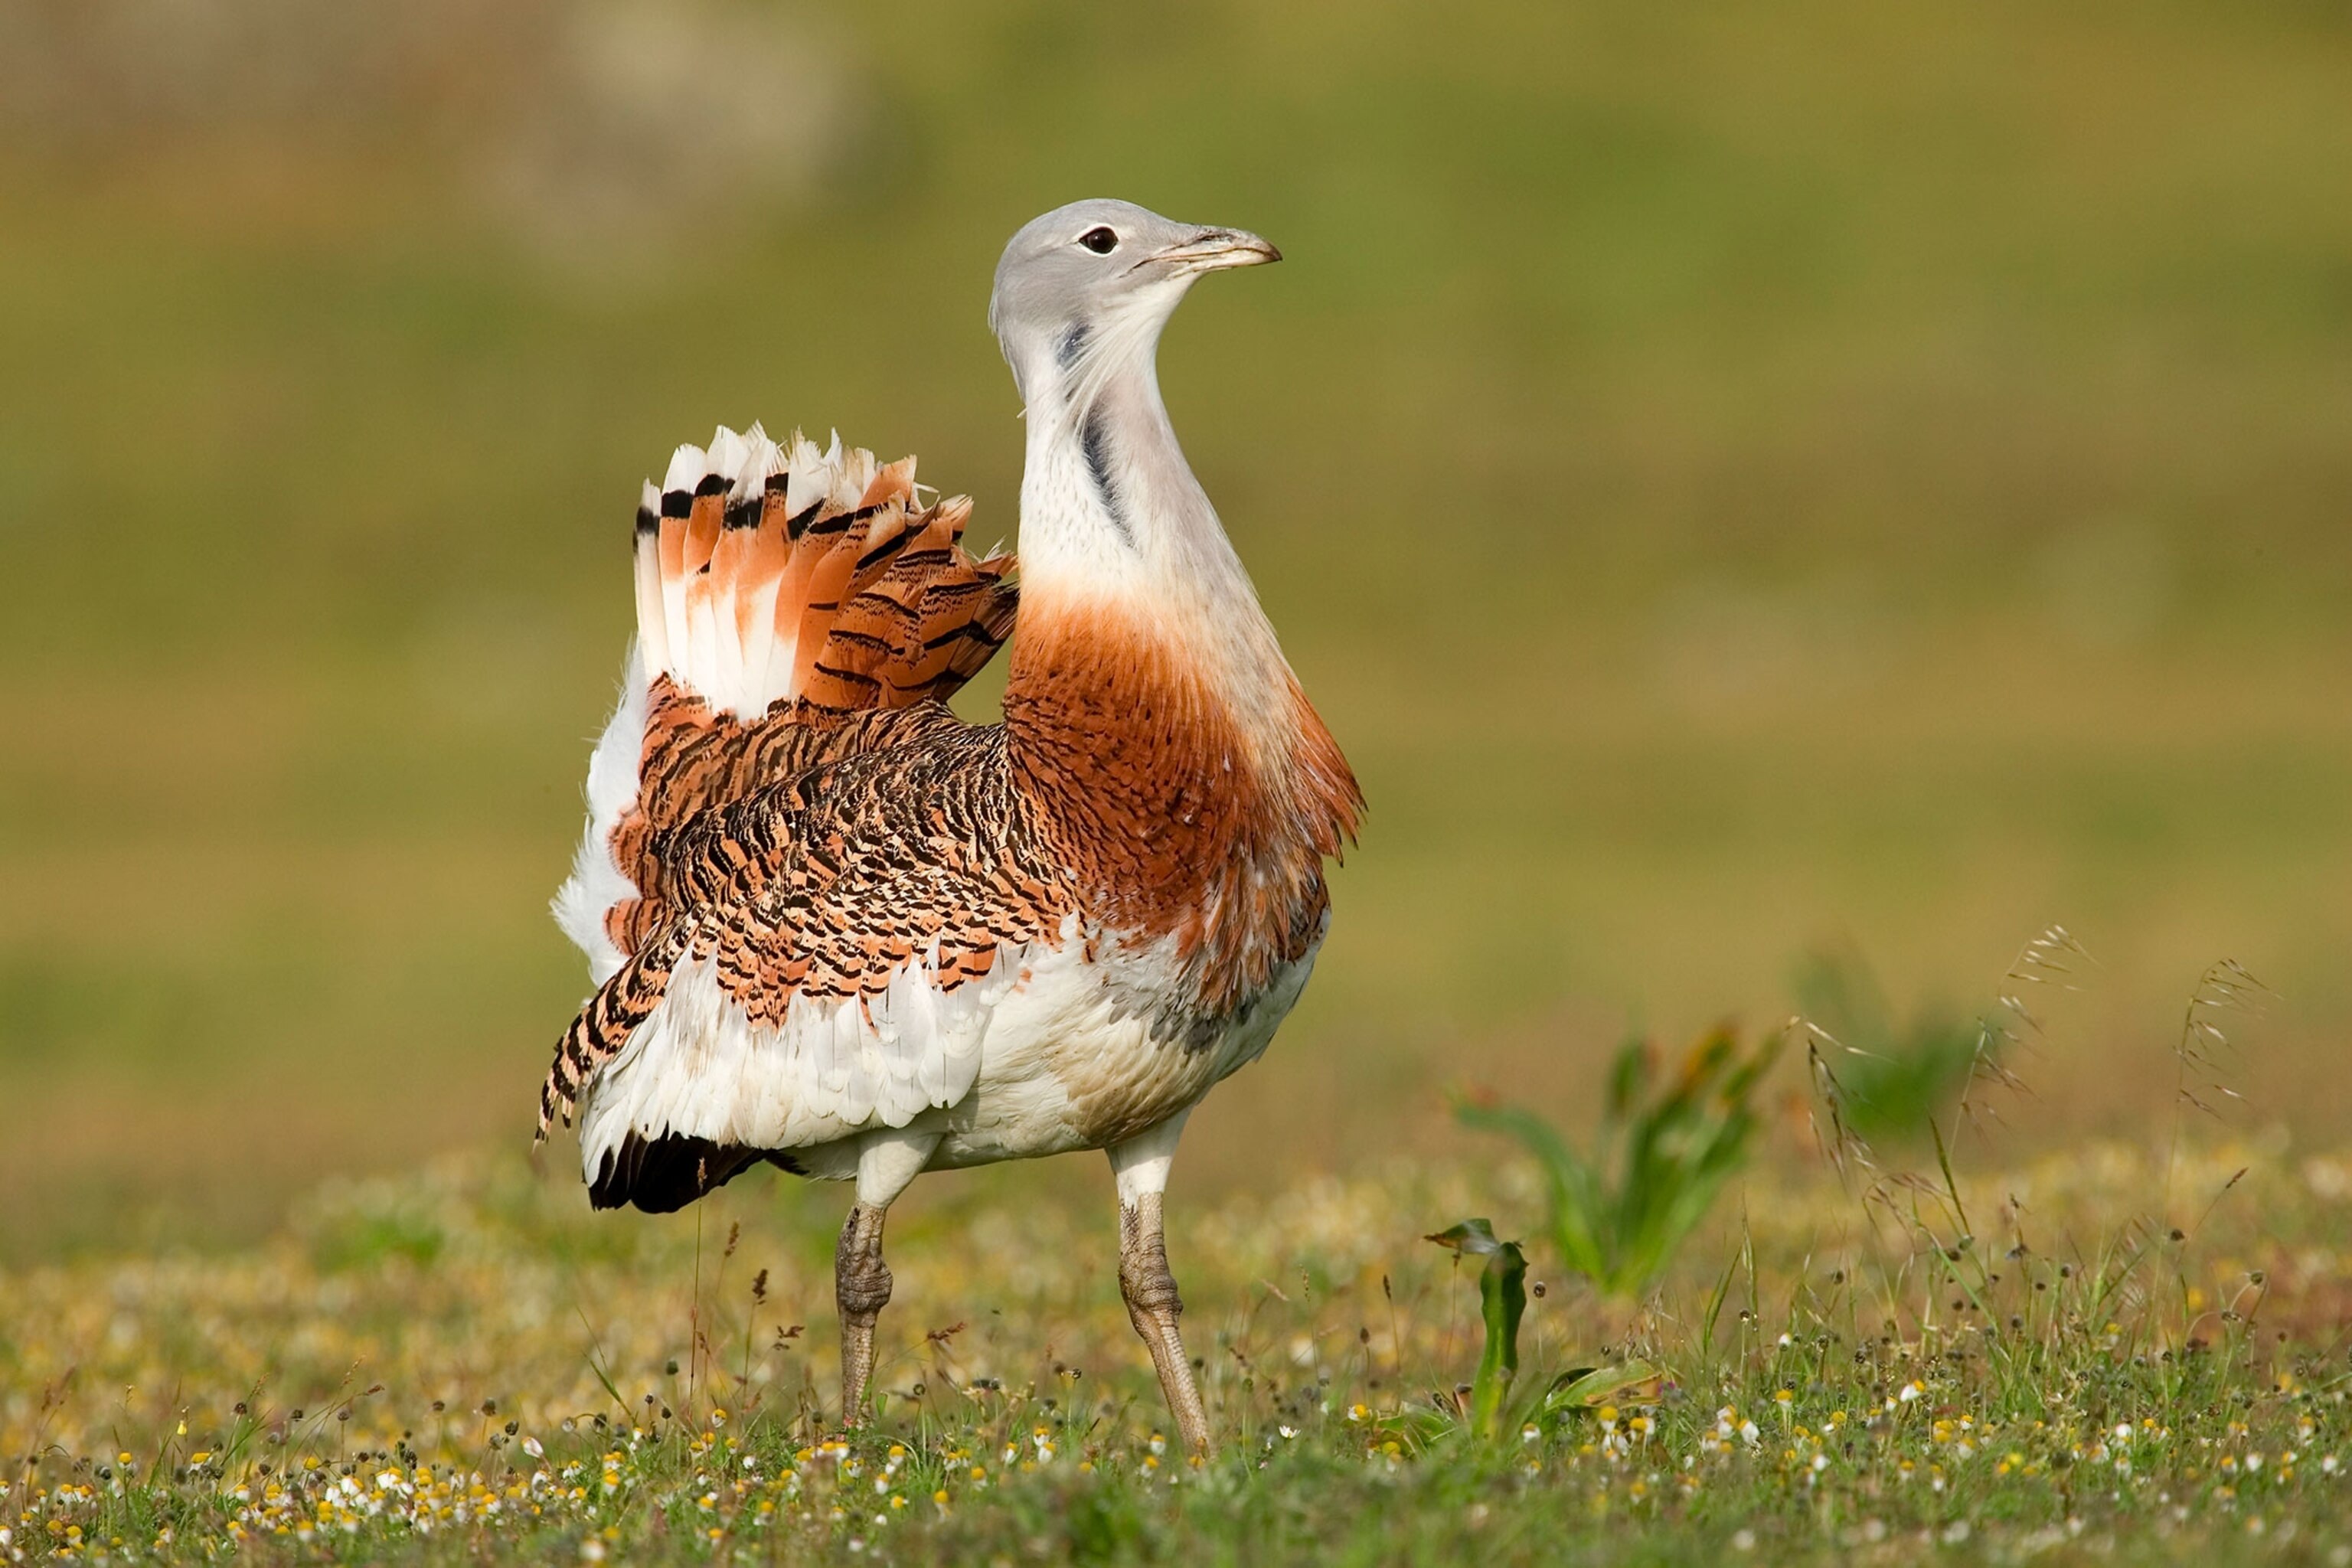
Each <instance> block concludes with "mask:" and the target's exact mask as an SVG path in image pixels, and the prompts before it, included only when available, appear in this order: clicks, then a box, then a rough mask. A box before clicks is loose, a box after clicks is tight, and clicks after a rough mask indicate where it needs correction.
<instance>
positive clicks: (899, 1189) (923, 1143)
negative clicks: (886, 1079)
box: [833, 1130, 940, 1427]
mask: <svg viewBox="0 0 2352 1568" xmlns="http://www.w3.org/2000/svg"><path fill="white" fill-rule="evenodd" d="M939 1142H940V1135H939V1134H938V1133H936V1132H909V1131H898V1130H887V1131H880V1132H869V1133H867V1134H866V1137H865V1138H864V1139H863V1140H862V1141H860V1142H859V1143H858V1146H857V1201H856V1203H855V1204H852V1205H850V1208H849V1218H848V1219H847V1220H846V1221H845V1222H844V1223H843V1225H842V1227H841V1241H840V1244H839V1245H838V1246H837V1247H835V1249H834V1254H833V1300H834V1305H835V1307H836V1308H837V1309H839V1310H840V1313H841V1424H842V1425H843V1426H850V1427H855V1426H863V1425H865V1422H866V1384H867V1383H868V1382H869V1381H870V1380H871V1379H872V1377H873V1375H874V1321H875V1320H876V1319H877V1318H879V1317H880V1316H881V1315H882V1309H883V1307H884V1306H886V1305H887V1304H888V1302H889V1300H890V1268H889V1266H888V1265H887V1264H886V1263H884V1262H883V1261H882V1221H883V1218H884V1216H885V1215H887V1214H888V1213H889V1212H890V1205H891V1203H892V1202H893V1201H894V1200H896V1199H897V1197H898V1194H900V1193H903V1192H905V1191H906V1190H907V1184H908V1183H909V1182H911V1181H913V1180H914V1179H915V1177H916V1175H917V1174H918V1173H920V1172H921V1170H922V1168H923V1166H924V1165H925V1164H927V1163H929V1161H930V1157H931V1151H932V1150H933V1149H935V1148H937V1147H938V1146H939Z"/></svg>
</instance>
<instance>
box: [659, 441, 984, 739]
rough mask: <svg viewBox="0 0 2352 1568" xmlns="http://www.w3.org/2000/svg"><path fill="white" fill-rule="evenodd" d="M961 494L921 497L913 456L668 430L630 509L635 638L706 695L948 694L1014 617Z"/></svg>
mask: <svg viewBox="0 0 2352 1568" xmlns="http://www.w3.org/2000/svg"><path fill="white" fill-rule="evenodd" d="M970 517H971V501H970V500H967V499H965V498H964V497H961V496H958V497H954V498H951V499H950V500H943V501H940V502H939V503H938V504H936V505H933V506H931V507H929V508H920V507H919V506H918V504H917V500H916V496H915V460H914V459H913V458H902V459H900V460H899V461H898V462H895V463H890V464H887V465H879V464H877V463H876V462H875V460H874V455H873V454H872V453H870V452H867V451H864V450H862V449H856V448H853V449H851V450H849V451H847V452H844V451H843V450H842V447H841V441H840V437H835V438H834V443H833V446H832V447H831V448H830V449H829V450H825V451H819V450H818V449H817V447H816V445H815V443H814V442H812V441H810V440H808V439H807V438H806V437H803V436H800V435H797V434H795V435H794V436H793V438H792V441H791V443H790V445H789V447H780V446H779V445H778V444H777V443H775V442H773V441H772V440H770V439H768V437H767V436H766V435H765V434H763V433H762V432H761V429H760V427H759V426H756V425H755V426H752V427H751V433H750V434H749V435H747V436H738V435H737V434H735V432H733V431H732V430H729V429H726V428H724V427H721V428H720V430H719V433H718V435H717V436H716V437H714V438H713V439H712V441H711V443H710V446H709V448H708V449H707V450H706V449H704V448H701V447H679V448H678V449H677V455H676V456H675V457H673V458H671V459H670V466H669V473H668V475H667V479H665V480H664V482H663V487H662V489H660V490H658V491H656V490H655V489H654V488H653V487H652V486H651V485H647V486H646V497H645V502H644V505H643V506H642V507H640V509H639V510H638V512H637V544H636V577H637V639H638V651H639V656H640V658H642V659H643V661H644V668H645V675H646V679H648V680H651V679H658V678H659V677H662V676H665V675H666V676H667V677H669V678H670V679H671V681H672V682H673V683H674V684H675V685H676V686H677V688H678V689H680V690H681V691H682V692H685V693H687V694H688V695H691V696H694V697H698V698H699V699H701V700H703V701H704V702H705V703H707V704H708V705H709V707H710V708H711V709H712V710H715V711H717V712H720V713H727V714H731V715H733V716H734V717H735V718H736V719H738V720H741V721H757V720H760V719H762V718H765V717H766V716H768V714H769V713H770V711H771V710H772V709H773V708H774V707H775V706H776V705H777V704H778V703H781V702H803V703H806V704H808V705H809V706H810V707H812V708H815V709H819V710H829V711H832V712H852V711H856V710H863V709H874V708H904V707H908V706H910V705H912V704H914V703H917V702H920V701H923V700H927V699H931V698H945V697H947V696H948V695H949V694H950V693H951V692H953V691H954V690H955V689H956V688H958V687H960V686H961V685H962V684H963V683H964V682H965V681H966V680H968V679H971V676H972V675H973V674H974V673H975V672H977V671H978V670H979V669H980V668H981V667H982V665H984V664H986V663H987V662H988V659H989V657H990V656H991V655H992V654H993V653H994V652H995V651H996V649H997V647H998V646H999V645H1000V644H1002V643H1003V640H1004V638H1005V637H1006V636H1007V635H1008V634H1009V633H1010V632H1011V631H1012V627H1013V608H1014V593H1013V586H1012V584H1009V583H1007V582H1006V581H1005V576H1006V574H1008V573H1009V572H1010V571H1011V570H1012V567H1013V558H1012V557H1011V556H1010V555H1005V554H1002V553H998V554H993V555H991V556H988V557H987V558H986V559H983V560H974V559H973V558H972V556H971V554H969V553H968V552H966V551H965V550H964V549H963V547H962V544H961V540H962V538H963V529H964V523H965V521H967V520H968V519H969V518H970Z"/></svg>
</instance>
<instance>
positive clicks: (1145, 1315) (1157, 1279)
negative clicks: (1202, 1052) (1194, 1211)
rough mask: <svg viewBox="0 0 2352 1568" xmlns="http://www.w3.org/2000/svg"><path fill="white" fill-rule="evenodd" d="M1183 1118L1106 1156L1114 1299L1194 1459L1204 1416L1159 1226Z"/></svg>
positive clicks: (1201, 1444)
mask: <svg viewBox="0 0 2352 1568" xmlns="http://www.w3.org/2000/svg"><path fill="white" fill-rule="evenodd" d="M1185 1114H1186V1113H1184V1112H1179V1113H1178V1114H1176V1115H1175V1116H1172V1117H1170V1118H1169V1119H1168V1120H1167V1121H1163V1122H1161V1123H1160V1125H1159V1126H1157V1127H1155V1128H1153V1129H1152V1130H1151V1131H1149V1132H1146V1133H1144V1134H1143V1135H1142V1136H1140V1137H1139V1138H1134V1139H1130V1140H1129V1142H1125V1143H1121V1144H1119V1145H1118V1147H1117V1148H1115V1149H1113V1150H1111V1151H1110V1165H1111V1169H1112V1171H1113V1172H1115V1173H1117V1174H1118V1289H1119V1294H1120V1295H1122V1296H1124V1297H1126V1298H1127V1316H1128V1321H1129V1322H1132V1323H1133V1324H1134V1325H1135V1331H1136V1332H1137V1333H1138V1334H1140V1335H1141V1336H1142V1337H1143V1343H1144V1347H1145V1348H1146V1349H1148V1350H1149V1351H1150V1352H1151V1366H1152V1370H1153V1371H1155V1372H1157V1373H1159V1374H1160V1393H1161V1394H1165V1395H1166V1396H1167V1399H1168V1408H1169V1411H1170V1413H1171V1414H1172V1415H1174V1416H1175V1417H1176V1430H1177V1433H1178V1435H1179V1436H1181V1437H1182V1439H1183V1442H1184V1447H1186V1448H1188V1449H1190V1450H1192V1452H1194V1453H1199V1452H1202V1451H1203V1450H1205V1449H1206V1448H1207V1447H1208V1446H1209V1413H1208V1411H1207V1409H1206V1408H1204V1407H1203V1406H1202V1404H1201V1388H1200V1384H1198V1383H1196V1382H1194V1381H1193V1377H1192V1361H1191V1360H1190V1359H1189V1358H1187V1357H1186V1355H1185V1354H1184V1339H1183V1336H1182V1335H1181V1334H1180V1333H1178V1332H1177V1331H1176V1320H1177V1318H1178V1317H1179V1316H1181V1314H1182V1312H1183V1310H1184V1302H1183V1300H1182V1298H1181V1297H1179V1296H1178V1295H1177V1293H1176V1277H1175V1276H1174V1275H1172V1274H1171V1273H1169V1271H1168V1247H1167V1245H1166V1243H1165V1242H1164V1240H1163V1239H1162V1237H1161V1226H1160V1218H1161V1216H1160V1198H1161V1194H1164V1193H1165V1192H1166V1191H1167V1190H1168V1170H1169V1166H1170V1165H1171V1164H1172V1163H1174V1160H1175V1156H1176V1140H1177V1139H1178V1138H1179V1137H1181V1135H1182V1134H1183V1131H1184V1116H1185Z"/></svg>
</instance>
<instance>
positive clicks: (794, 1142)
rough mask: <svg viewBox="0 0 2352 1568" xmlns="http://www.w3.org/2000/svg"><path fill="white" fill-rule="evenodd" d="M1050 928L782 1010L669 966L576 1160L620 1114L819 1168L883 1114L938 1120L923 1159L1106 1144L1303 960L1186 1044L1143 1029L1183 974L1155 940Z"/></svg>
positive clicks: (1197, 1090)
mask: <svg viewBox="0 0 2352 1568" xmlns="http://www.w3.org/2000/svg"><path fill="white" fill-rule="evenodd" d="M1063 937H1064V940H1063V941H1062V942H1060V943H1059V944H1058V945H1048V944H1045V943H1043V942H1040V943H1034V944H1032V945H1030V946H1028V947H1026V948H1020V949H1008V950H1005V951H1003V952H1001V953H1000V955H999V957H998V961H997V963H996V966H995V968H994V969H993V970H992V971H991V972H990V973H989V974H988V975H987V976H986V977H985V978H983V979H982V980H979V981H975V982H967V983H966V984H963V985H961V986H959V987H958V988H957V989H956V990H954V991H952V992H942V991H940V989H939V988H938V987H937V986H936V985H935V984H933V983H932V981H931V978H930V974H929V971H928V970H927V969H926V968H924V967H922V966H919V965H910V966H909V968H908V970H907V971H905V972H902V973H901V974H900V975H898V976H897V977H896V978H895V979H894V983H893V984H892V985H891V987H890V989H889V991H888V992H887V994H886V995H884V996H882V997H879V998H876V999H874V1000H871V1001H869V1002H866V1003H864V1004H860V1003H859V1002H856V1001H854V1000H853V1001H848V1002H820V1001H818V1000H815V999H813V998H803V999H801V1000H798V1001H795V1002H794V1003H793V1005H792V1007H791V1009H790V1010H789V1011H788V1012H787V1014H786V1016H785V1018H784V1021H783V1022H782V1025H780V1026H765V1025H758V1024H754V1023H753V1022H752V1021H751V1019H750V1018H749V1017H748V1016H746V1015H745V1014H744V1012H743V1010H742V1009H741V1008H740V1006H738V1005H736V1004H735V1002H734V1001H733V1000H732V999H731V998H730V997H729V996H728V995H727V994H726V993H725V991H724V990H723V989H722V988H721V987H720V985H719V980H718V976H717V973H716V972H715V970H714V969H713V968H712V966H711V965H710V964H709V963H708V962H702V963H688V964H686V965H682V966H680V967H679V968H678V969H677V971H676V972H675V973H673V974H672V976H671V978H670V982H669V984H668V986H667V989H666V991H665V993H664V995H663V999H662V1001H661V1003H660V1005H658V1006H657V1007H656V1009H655V1010H654V1012H653V1013H652V1015H651V1016H648V1017H647V1018H646V1021H645V1022H644V1023H643V1024H641V1025H640V1026H638V1027H637V1029H636V1031H635V1034H633V1035H632V1036H631V1037H630V1040H629V1043H628V1045H627V1047H625V1049H624V1050H623V1051H622V1052H621V1054H620V1055H619V1056H618V1057H616V1058H614V1060H613V1061H612V1062H610V1063H609V1064H607V1065H606V1066H605V1068H604V1069H603V1070H602V1071H601V1072H599V1073H598V1074H597V1076H596V1078H595V1079H594V1081H593V1083H592V1084H591V1085H590V1087H589V1089H588V1092H587V1094H586V1096H585V1098H584V1099H583V1103H582V1106H581V1121H580V1133H581V1136H580V1153H581V1164H582V1169H583V1172H584V1173H586V1174H587V1176H588V1177H589V1179H591V1180H592V1181H593V1179H594V1178H595V1175H596V1173H597V1171H598V1170H599V1168H600V1166H601V1165H602V1163H603V1162H604V1158H605V1156H606V1155H607V1153H609V1152H613V1151H615V1150H617V1149H618V1148H619V1147H620V1145H621V1142H622V1141H623V1139H624V1138H625V1136H627V1135H628V1134H629V1133H631V1132H635V1134H636V1135H637V1136H639V1137H640V1138H643V1139H647V1140H651V1139H655V1138H658V1137H660V1136H661V1135H662V1134H664V1133H684V1134H689V1135H692V1136H696V1137H701V1138H708V1139H710V1140H712V1141H714V1142H719V1143H729V1144H739V1145H741V1146H744V1147H747V1148H753V1149H774V1150H790V1151H792V1152H793V1163H794V1164H796V1165H797V1166H798V1167H799V1168H800V1169H802V1170H803V1171H804V1172H805V1173H807V1174H809V1175H811V1176H814V1177H820V1178H833V1179H844V1178H847V1177H849V1176H851V1175H853V1174H854V1173H856V1161H857V1156H856V1138H857V1136H858V1135H859V1134H861V1133H865V1132H869V1131H874V1130H876V1129H877V1128H885V1127H892V1128H912V1129H913V1130H915V1131H935V1132H939V1133H940V1134H941V1135H942V1136H941V1138H940V1143H939V1145H938V1148H937V1150H936V1151H935V1152H934V1153H933V1154H932V1156H931V1159H930V1163H929V1168H930V1169H934V1170H940V1169H952V1168H955V1167H960V1166H965V1165H978V1164H988V1163H993V1162H995V1161H999V1160H1016V1159H1026V1158H1030V1157H1033V1156H1036V1155H1044V1154H1058V1153H1065V1152H1070V1151H1073V1150H1078V1149H1094V1148H1103V1147H1106V1146H1108V1145H1109V1144H1111V1143H1114V1142H1120V1141H1122V1140H1124V1139H1127V1138H1131V1137H1133V1136H1135V1135H1136V1134H1137V1133H1139V1132H1141V1131H1145V1130H1146V1129H1148V1128H1150V1127H1152V1126H1155V1125H1157V1124H1159V1123H1160V1122H1161V1121H1165V1120H1167V1119H1168V1118H1169V1117H1171V1116H1172V1115H1174V1114H1176V1113H1177V1112H1179V1111H1181V1110H1187V1109H1189V1108H1190V1107H1192V1105H1194V1104H1195V1103H1197V1102H1198V1101H1199V1100H1200V1099H1201V1098H1202V1096H1203V1095H1205V1094H1206V1093H1207V1092H1208V1091H1209V1089H1211V1087H1213V1085H1214V1084H1215V1083H1216V1082H1217V1081H1218V1080H1219V1079H1223V1078H1224V1077H1225V1076H1226V1075H1228V1074H1229V1073H1232V1072H1233V1071H1234V1070H1235V1069H1236V1068H1240V1067H1242V1066H1244V1064H1246V1063H1248V1062H1250V1061H1253V1060H1255V1058H1257V1057H1258V1055H1259V1054H1260V1053H1261V1052H1263V1051H1264V1050H1265V1047H1266V1044H1267V1042H1268V1041H1269V1040H1270V1039H1272V1038H1273V1036H1274V1032H1275V1029H1276V1026H1279V1025H1280V1023H1281V1022H1282V1019H1283V1017H1284V1016H1286V1015H1287V1014H1288V1013H1289V1011H1290V1009H1291V1007H1292V1005H1294V1004H1296V1003H1297V1000H1298V994H1299V992H1300V990H1301V989H1302V988H1303V987H1304V986H1305V985H1306V984H1307V974H1308V973H1309V972H1310V971H1311V970H1312V969H1313V967H1314V963H1315V952H1314V950H1313V949H1312V948H1310V949H1309V950H1308V951H1307V953H1306V954H1305V955H1304V956H1303V957H1301V958H1300V959H1298V960H1297V962H1296V963H1290V964H1288V965H1286V966H1285V967H1283V968H1282V969H1280V970H1278V971H1277V972H1276V974H1275V975H1274V977H1273V979H1272V981H1271V983H1270V984H1268V985H1266V986H1265V989H1264V990H1262V991H1261V992H1259V993H1258V994H1256V995H1255V996H1253V997H1251V998H1249V999H1248V1000H1247V1001H1245V1002H1244V1005H1242V1006H1240V1007H1239V1008H1237V1009H1236V1010H1235V1011H1234V1014H1233V1015H1232V1016H1231V1017H1230V1018H1228V1019H1226V1020H1224V1021H1223V1024H1222V1026H1221V1027H1219V1028H1218V1029H1217V1030H1216V1031H1215V1032H1213V1034H1212V1035H1210V1037H1208V1038H1207V1039H1206V1040H1199V1039H1197V1038H1196V1039H1194V1040H1192V1041H1189V1042H1188V1041H1187V1040H1186V1039H1183V1038H1178V1037H1174V1035H1175V1034H1176V1031H1171V1030H1168V1029H1165V1028H1161V1029H1160V1032H1159V1033H1158V1034H1157V1035H1155V1033H1154V1026H1155V1020H1157V1019H1159V1018H1160V1017H1161V1016H1164V1013H1165V1012H1166V1010H1167V1009H1168V1008H1169V1006H1170V1004H1171V1002H1172V1001H1173V999H1175V998H1176V997H1178V996H1179V994H1180V991H1179V987H1180V985H1181V984H1182V982H1181V974H1180V965H1179V963H1178V961H1177V959H1176V957H1175V955H1174V952H1173V951H1172V948H1171V946H1170V945H1169V944H1168V943H1165V942H1155V943H1152V944H1150V945H1149V946H1144V947H1132V948H1121V947H1119V946H1118V945H1117V944H1116V943H1113V942H1108V941H1106V940H1104V939H1102V938H1101V937H1099V936H1098V937H1097V941H1096V942H1095V943H1094V944H1093V946H1094V957H1093V958H1092V960H1091V961H1090V960H1089V959H1088V958H1087V956H1086V955H1087V947H1088V944H1087V942H1085V941H1084V940H1082V939H1080V938H1079V937H1078V935H1077V931H1076V926H1075V923H1073V925H1072V926H1071V927H1069V928H1068V929H1066V931H1064V933H1063ZM1318 945H1319V942H1318Z"/></svg>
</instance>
